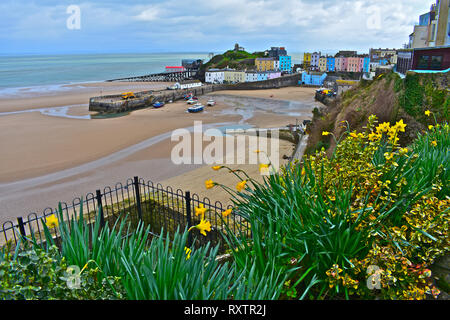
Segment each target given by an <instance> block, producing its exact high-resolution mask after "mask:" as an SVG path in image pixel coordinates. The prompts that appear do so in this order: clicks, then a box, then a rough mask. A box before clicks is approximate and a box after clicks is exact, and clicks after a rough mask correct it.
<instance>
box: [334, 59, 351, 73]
mask: <svg viewBox="0 0 450 320" xmlns="http://www.w3.org/2000/svg"><path fill="white" fill-rule="evenodd" d="M335 65H336V71H347V66H348V58H347V57H337V58H336V60H335Z"/></svg>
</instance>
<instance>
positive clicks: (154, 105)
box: [153, 101, 164, 108]
mask: <svg viewBox="0 0 450 320" xmlns="http://www.w3.org/2000/svg"><path fill="white" fill-rule="evenodd" d="M162 106H164V102H159V101H157V102H155V103H154V104H153V107H154V108H161V107H162Z"/></svg>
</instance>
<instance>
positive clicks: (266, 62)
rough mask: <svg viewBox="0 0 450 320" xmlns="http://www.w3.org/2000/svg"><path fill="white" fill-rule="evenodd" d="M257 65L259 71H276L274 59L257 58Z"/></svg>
mask: <svg viewBox="0 0 450 320" xmlns="http://www.w3.org/2000/svg"><path fill="white" fill-rule="evenodd" d="M255 65H256V70H257V71H272V70H275V59H274V58H256V59H255Z"/></svg>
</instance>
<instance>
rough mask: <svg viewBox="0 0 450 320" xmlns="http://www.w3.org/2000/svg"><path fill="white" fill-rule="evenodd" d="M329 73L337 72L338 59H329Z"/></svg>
mask: <svg viewBox="0 0 450 320" xmlns="http://www.w3.org/2000/svg"><path fill="white" fill-rule="evenodd" d="M327 71H328V72H333V71H336V58H334V57H327Z"/></svg>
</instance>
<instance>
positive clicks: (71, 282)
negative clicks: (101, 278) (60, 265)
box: [66, 265, 81, 289]
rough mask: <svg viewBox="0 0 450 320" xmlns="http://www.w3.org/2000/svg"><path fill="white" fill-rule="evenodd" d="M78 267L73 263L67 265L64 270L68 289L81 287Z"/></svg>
mask: <svg viewBox="0 0 450 320" xmlns="http://www.w3.org/2000/svg"><path fill="white" fill-rule="evenodd" d="M80 274H81V272H80V267H78V266H76V265H73V266H68V267H67V270H66V275H67V280H66V283H67V287H68V288H69V289H80V287H81V278H80Z"/></svg>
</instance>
